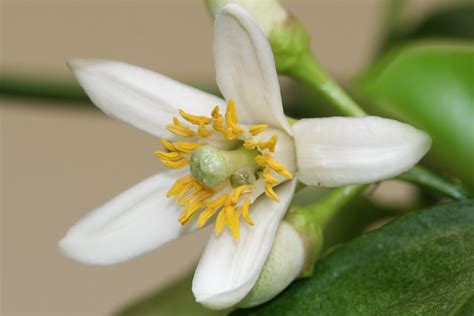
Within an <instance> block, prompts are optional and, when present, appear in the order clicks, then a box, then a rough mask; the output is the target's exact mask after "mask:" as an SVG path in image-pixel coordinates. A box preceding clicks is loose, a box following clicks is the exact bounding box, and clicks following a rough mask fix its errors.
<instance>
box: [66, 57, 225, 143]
mask: <svg viewBox="0 0 474 316" xmlns="http://www.w3.org/2000/svg"><path fill="white" fill-rule="evenodd" d="M68 64H69V66H70V67H71V69H72V71H73V72H74V75H75V76H76V78H77V80H78V81H79V83H80V84H81V86H82V87H83V88H84V90H85V91H86V93H87V95H88V96H89V97H90V98H91V100H92V102H94V104H95V105H96V106H97V107H98V108H100V109H101V110H102V111H104V112H105V113H106V114H108V115H110V116H112V117H115V118H117V119H119V120H121V121H124V122H125V123H128V124H131V125H133V126H135V127H136V128H138V129H140V130H143V131H145V132H147V133H150V134H152V135H154V136H157V137H160V138H170V137H171V135H172V134H170V133H169V132H168V131H167V130H166V125H167V124H169V123H171V122H173V115H176V114H177V113H178V110H179V109H182V110H184V111H185V112H189V113H193V114H195V115H209V114H210V113H211V111H212V109H213V107H214V106H216V105H219V106H221V107H222V109H225V103H224V102H223V101H222V100H221V99H220V98H218V97H216V96H213V95H211V94H208V93H206V92H203V91H200V90H198V89H195V88H192V87H190V86H187V85H185V84H182V83H179V82H177V81H175V80H173V79H170V78H168V77H166V76H163V75H161V74H158V73H156V72H153V71H151V70H147V69H143V68H140V67H137V66H133V65H129V64H127V63H123V62H119V61H112V60H98V59H73V60H71V61H70V62H69V63H68Z"/></svg>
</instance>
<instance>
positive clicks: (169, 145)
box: [160, 138, 176, 151]
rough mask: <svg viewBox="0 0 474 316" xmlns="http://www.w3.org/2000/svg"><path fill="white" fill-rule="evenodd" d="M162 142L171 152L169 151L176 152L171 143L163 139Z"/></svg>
mask: <svg viewBox="0 0 474 316" xmlns="http://www.w3.org/2000/svg"><path fill="white" fill-rule="evenodd" d="M160 142H161V144H162V145H163V147H164V148H165V149H166V150H169V151H175V150H176V149H175V148H174V146H173V144H172V143H170V142H169V141H167V140H166V139H164V138H162V139H160Z"/></svg>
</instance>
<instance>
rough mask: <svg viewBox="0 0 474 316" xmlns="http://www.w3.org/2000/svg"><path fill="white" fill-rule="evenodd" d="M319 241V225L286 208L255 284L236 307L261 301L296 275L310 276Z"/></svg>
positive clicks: (277, 292)
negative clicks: (286, 212)
mask: <svg viewBox="0 0 474 316" xmlns="http://www.w3.org/2000/svg"><path fill="white" fill-rule="evenodd" d="M322 240H323V238H322V231H321V229H320V227H319V225H317V224H315V223H314V221H312V218H310V217H308V216H307V212H305V210H300V209H295V208H293V209H292V210H290V211H289V212H288V215H287V216H286V217H285V219H284V220H283V221H282V222H281V223H280V226H279V227H278V231H277V233H276V236H275V240H274V242H273V246H272V249H271V251H270V254H269V255H268V258H267V261H266V262H265V265H264V266H263V269H262V272H261V273H260V276H259V278H258V280H257V282H256V283H255V286H254V287H253V289H252V291H250V293H249V294H248V295H247V296H246V297H245V298H244V299H243V300H242V301H241V302H240V303H239V305H238V307H244V308H246V307H252V306H256V305H259V304H262V303H265V302H267V301H269V300H271V299H272V298H274V297H275V296H277V295H278V294H279V293H280V292H281V291H283V290H284V289H285V288H286V287H287V286H288V285H289V284H290V283H291V282H292V281H293V280H295V279H296V278H298V277H305V276H308V275H310V274H311V272H312V268H313V264H314V262H315V261H316V258H317V255H318V253H319V251H320V249H321V245H322Z"/></svg>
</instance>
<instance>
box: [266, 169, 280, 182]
mask: <svg viewBox="0 0 474 316" xmlns="http://www.w3.org/2000/svg"><path fill="white" fill-rule="evenodd" d="M270 170H271V169H270V168H265V170H263V178H264V179H265V182H269V183H271V184H277V183H278V182H280V181H279V180H278V179H277V178H275V177H274V176H273V175H272V173H271V171H270Z"/></svg>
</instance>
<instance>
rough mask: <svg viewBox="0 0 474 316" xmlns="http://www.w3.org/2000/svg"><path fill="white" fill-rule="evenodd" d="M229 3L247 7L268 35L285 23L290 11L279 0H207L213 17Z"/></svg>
mask: <svg viewBox="0 0 474 316" xmlns="http://www.w3.org/2000/svg"><path fill="white" fill-rule="evenodd" d="M228 3H236V4H238V5H240V6H242V7H243V8H245V9H246V10H247V12H249V13H250V15H251V16H252V17H253V18H254V19H255V21H256V22H257V24H258V26H259V27H260V29H261V30H262V31H263V33H264V34H265V36H267V37H268V35H269V34H270V32H271V31H272V30H273V28H274V27H276V26H278V25H281V24H283V23H285V21H286V19H287V18H288V12H287V11H286V10H285V8H284V7H283V6H282V5H281V4H280V2H279V1H278V0H206V4H207V7H208V9H209V13H210V14H211V16H212V17H215V16H216V14H217V12H218V11H219V10H220V9H222V7H224V6H225V5H226V4H228Z"/></svg>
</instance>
